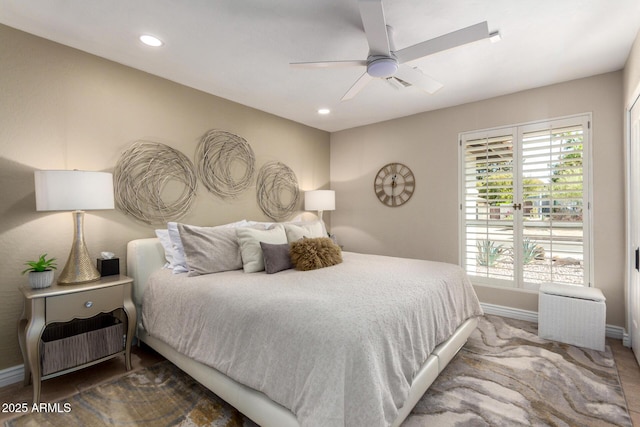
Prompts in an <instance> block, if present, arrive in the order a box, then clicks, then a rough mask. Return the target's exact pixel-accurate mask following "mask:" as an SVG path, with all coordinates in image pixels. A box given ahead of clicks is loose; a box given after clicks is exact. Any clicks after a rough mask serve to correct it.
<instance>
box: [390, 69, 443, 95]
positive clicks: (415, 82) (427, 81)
mask: <svg viewBox="0 0 640 427" xmlns="http://www.w3.org/2000/svg"><path fill="white" fill-rule="evenodd" d="M393 76H394V77H397V78H399V79H400V80H404V81H405V82H407V83H411V85H412V86H415V87H418V88H420V89H422V90H424V91H425V92H428V93H435V92H437V91H438V90H439V89H440V88H442V86H443V85H442V83H440V82H438V81H436V80H434V79H432V78H431V77H429V76H427V75H425V74H423V73H422V71H420V70H418V69H417V68H411V67H410V66H408V65H401V66H400V67H398V71H396V73H395V74H394V75H393Z"/></svg>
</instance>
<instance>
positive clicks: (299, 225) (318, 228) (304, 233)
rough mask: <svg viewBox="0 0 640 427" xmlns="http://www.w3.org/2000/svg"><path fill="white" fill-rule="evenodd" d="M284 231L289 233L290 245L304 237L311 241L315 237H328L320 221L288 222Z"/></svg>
mask: <svg viewBox="0 0 640 427" xmlns="http://www.w3.org/2000/svg"><path fill="white" fill-rule="evenodd" d="M284 231H285V232H286V233H287V240H288V241H289V243H292V242H296V241H298V240H300V239H302V238H303V237H307V238H309V239H311V238H314V237H327V235H326V234H325V232H324V227H322V222H320V221H309V222H295V223H294V222H287V223H285V224H284Z"/></svg>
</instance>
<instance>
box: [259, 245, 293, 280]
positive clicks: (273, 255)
mask: <svg viewBox="0 0 640 427" xmlns="http://www.w3.org/2000/svg"><path fill="white" fill-rule="evenodd" d="M260 248H261V249H262V257H263V258H264V269H265V271H266V272H267V274H272V273H277V272H278V271H282V270H288V269H290V268H293V264H291V256H290V255H289V249H290V246H289V243H280V244H275V245H274V244H271V243H265V242H260Z"/></svg>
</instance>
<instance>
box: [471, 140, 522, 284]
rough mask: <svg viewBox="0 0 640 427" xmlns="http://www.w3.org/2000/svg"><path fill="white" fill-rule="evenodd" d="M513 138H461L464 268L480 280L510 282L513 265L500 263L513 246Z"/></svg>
mask: <svg viewBox="0 0 640 427" xmlns="http://www.w3.org/2000/svg"><path fill="white" fill-rule="evenodd" d="M513 141H514V135H513V134H512V133H511V132H504V133H501V132H499V133H498V134H497V135H496V134H494V135H486V136H480V137H477V136H475V135H471V136H470V137H469V138H465V139H464V141H463V144H464V148H463V149H464V165H465V166H464V167H465V172H464V200H465V206H464V217H465V219H466V221H465V223H466V226H465V230H464V231H465V235H466V239H465V251H464V265H465V267H466V270H467V272H469V273H471V274H473V275H476V276H478V277H483V278H491V279H494V280H506V281H509V282H510V283H512V282H513V280H514V269H513V265H509V264H503V263H501V262H500V261H501V260H502V258H503V256H504V255H505V252H506V250H507V248H508V247H510V246H511V244H512V242H513V233H514V225H513V207H512V206H513V200H514V198H515V191H514V186H513V175H514V168H513V164H514V151H513V148H514V145H513Z"/></svg>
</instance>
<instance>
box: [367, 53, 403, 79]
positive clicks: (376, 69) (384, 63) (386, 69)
mask: <svg viewBox="0 0 640 427" xmlns="http://www.w3.org/2000/svg"><path fill="white" fill-rule="evenodd" d="M396 71H398V61H397V60H396V59H395V58H391V57H386V56H381V57H374V58H373V59H372V60H371V61H370V62H369V63H368V64H367V73H368V74H369V75H370V76H371V77H391V76H393V75H394V74H395V73H396Z"/></svg>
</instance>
